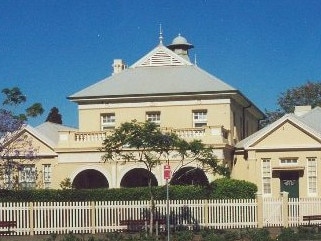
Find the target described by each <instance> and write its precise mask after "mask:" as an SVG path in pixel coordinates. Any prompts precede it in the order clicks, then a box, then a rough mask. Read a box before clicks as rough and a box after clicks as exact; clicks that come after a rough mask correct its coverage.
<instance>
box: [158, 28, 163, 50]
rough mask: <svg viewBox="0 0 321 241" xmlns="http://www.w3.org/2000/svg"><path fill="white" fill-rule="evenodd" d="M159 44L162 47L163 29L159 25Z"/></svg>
mask: <svg viewBox="0 0 321 241" xmlns="http://www.w3.org/2000/svg"><path fill="white" fill-rule="evenodd" d="M159 44H160V45H163V29H162V24H159Z"/></svg>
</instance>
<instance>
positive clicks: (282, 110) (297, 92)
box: [261, 81, 321, 127]
mask: <svg viewBox="0 0 321 241" xmlns="http://www.w3.org/2000/svg"><path fill="white" fill-rule="evenodd" d="M277 105H278V108H277V109H276V110H275V111H268V110H265V115H266V118H265V119H264V120H263V121H262V122H261V126H262V127H264V126H266V125H268V124H270V123H272V122H274V121H276V120H277V119H279V118H280V117H282V116H283V115H285V114H286V113H293V112H294V108H295V106H300V105H311V107H312V108H314V107H316V106H321V82H311V81H308V82H307V83H305V84H303V85H301V86H298V87H294V88H290V89H288V90H286V91H285V92H282V93H281V94H280V95H279V97H278V99H277Z"/></svg>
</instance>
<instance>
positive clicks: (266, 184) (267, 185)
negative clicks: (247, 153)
mask: <svg viewBox="0 0 321 241" xmlns="http://www.w3.org/2000/svg"><path fill="white" fill-rule="evenodd" d="M271 181H272V172H271V160H270V159H263V160H262V183H263V188H262V191H263V194H271V193H272V188H271Z"/></svg>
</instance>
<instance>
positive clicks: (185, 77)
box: [69, 44, 236, 99]
mask: <svg viewBox="0 0 321 241" xmlns="http://www.w3.org/2000/svg"><path fill="white" fill-rule="evenodd" d="M235 90H236V89H235V88H233V87H232V86H230V85H228V84H226V83H224V82H223V81H222V80H220V79H218V78H216V77H214V76H213V75H210V74H209V73H207V72H205V71H204V70H202V69H200V68H198V67H197V66H194V65H193V64H191V63H190V62H189V61H187V60H185V59H184V58H182V57H181V56H179V55H177V54H176V53H174V52H173V51H171V50H170V49H168V48H167V47H165V46H163V45H162V44H160V45H158V46H157V47H156V48H154V49H153V50H152V51H150V52H149V53H148V54H146V55H145V56H144V57H142V58H141V59H139V60H138V61H137V62H136V63H134V64H133V65H132V66H131V67H130V68H128V69H126V70H124V71H122V72H120V73H117V74H114V75H112V76H110V77H108V78H106V79H103V80H101V81H99V82H98V83H95V84H93V85H91V86H89V87H87V88H85V89H83V90H81V91H79V92H77V93H75V94H73V95H71V96H70V97H69V98H70V99H82V98H86V97H89V98H94V97H108V96H132V95H155V94H166V95H168V94H176V93H185V94H186V93H195V92H213V91H214V92H222V91H235Z"/></svg>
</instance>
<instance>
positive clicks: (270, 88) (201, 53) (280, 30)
mask: <svg viewBox="0 0 321 241" xmlns="http://www.w3.org/2000/svg"><path fill="white" fill-rule="evenodd" d="M320 13H321V1H320V0H309V1H306V0H266V1H263V0H255V1H254V0H230V1H229V0H208V1H201V0H198V1H197V0H193V1H186V0H175V1H171V0H168V1H167V0H164V1H152V0H114V1H106V0H95V1H92V0H88V1H85V0H77V1H73V0H68V1H67V0H28V1H25V0H19V1H17V0H1V1H0V23H1V24H0V89H3V88H11V87H14V86H18V87H19V88H20V89H21V90H22V92H23V93H25V94H26V96H27V98H28V103H29V104H31V103H33V102H41V103H42V104H43V106H44V108H45V110H46V112H45V113H44V114H43V116H42V117H40V118H37V119H35V120H30V122H29V123H30V124H31V125H33V126H35V125H38V124H40V123H42V122H43V121H44V120H45V118H46V117H47V115H48V112H49V110H50V109H51V108H52V107H53V106H56V107H58V109H59V110H60V113H61V114H62V116H63V123H64V124H66V125H69V126H78V117H77V105H76V104H75V103H72V102H70V101H69V100H67V96H70V95H72V94H73V93H75V92H77V91H79V90H81V89H83V88H85V87H87V86H89V85H91V84H94V83H95V82H97V81H99V80H101V79H103V78H106V77H108V76H109V75H110V74H111V72H112V67H111V65H112V62H113V59H116V58H121V59H124V60H125V61H126V63H127V64H128V65H131V64H133V63H134V62H135V61H137V60H138V59H140V58H141V57H142V56H143V55H145V54H147V53H148V52H149V51H150V50H152V49H153V48H154V47H155V46H157V44H158V42H159V39H158V37H159V25H160V24H161V25H162V28H163V36H164V43H165V44H170V43H171V41H172V40H173V38H175V37H176V36H177V35H178V33H181V34H182V35H183V36H184V37H185V38H186V39H187V40H188V41H189V42H190V43H192V44H193V45H194V46H195V48H194V49H192V51H191V52H190V53H191V59H194V56H196V58H197V64H198V66H199V67H201V68H202V69H204V70H206V71H207V72H209V73H211V74H212V75H214V76H216V77H218V78H220V79H222V80H223V81H225V82H226V83H228V84H230V85H232V86H233V87H235V88H237V89H239V90H240V91H241V92H242V93H243V94H244V95H246V96H247V97H248V98H249V99H250V100H251V101H252V102H254V103H255V104H256V105H257V106H258V107H259V108H260V109H261V110H262V111H264V110H265V109H268V110H273V109H275V108H276V101H277V97H278V96H279V94H280V93H281V92H284V91H285V90H286V89H288V88H291V87H295V86H299V85H302V84H304V83H306V82H307V81H308V80H310V81H320V80H321V47H320V45H321V14H320Z"/></svg>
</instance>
